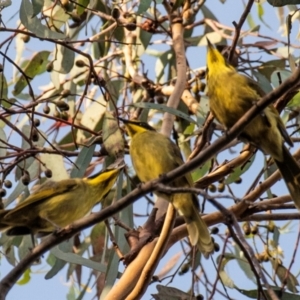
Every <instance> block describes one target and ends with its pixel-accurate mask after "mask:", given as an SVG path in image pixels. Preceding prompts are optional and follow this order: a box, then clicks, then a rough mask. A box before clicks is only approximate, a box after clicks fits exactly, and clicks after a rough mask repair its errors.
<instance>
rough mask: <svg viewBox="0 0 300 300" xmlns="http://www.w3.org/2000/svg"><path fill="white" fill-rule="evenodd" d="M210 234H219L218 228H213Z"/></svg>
mask: <svg viewBox="0 0 300 300" xmlns="http://www.w3.org/2000/svg"><path fill="white" fill-rule="evenodd" d="M210 232H211V234H218V233H219V228H218V227H216V226H214V227H213V228H212V229H211V231H210Z"/></svg>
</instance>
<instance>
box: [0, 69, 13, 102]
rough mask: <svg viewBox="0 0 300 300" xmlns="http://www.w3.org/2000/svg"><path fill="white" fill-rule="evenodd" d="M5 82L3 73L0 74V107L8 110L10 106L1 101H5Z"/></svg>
mask: <svg viewBox="0 0 300 300" xmlns="http://www.w3.org/2000/svg"><path fill="white" fill-rule="evenodd" d="M7 92H8V90H7V81H6V78H5V76H4V73H3V72H1V74H0V99H1V105H2V106H4V107H6V108H8V107H10V106H11V105H9V103H8V102H6V101H3V100H7Z"/></svg>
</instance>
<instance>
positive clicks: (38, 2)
mask: <svg viewBox="0 0 300 300" xmlns="http://www.w3.org/2000/svg"><path fill="white" fill-rule="evenodd" d="M31 2H32V10H33V14H32V16H31V17H35V16H37V15H38V14H39V13H40V12H41V10H42V7H43V6H44V0H31Z"/></svg>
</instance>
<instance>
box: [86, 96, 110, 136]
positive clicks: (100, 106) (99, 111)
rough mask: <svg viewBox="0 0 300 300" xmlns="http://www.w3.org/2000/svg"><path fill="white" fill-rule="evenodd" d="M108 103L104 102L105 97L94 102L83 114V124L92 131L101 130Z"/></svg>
mask: <svg viewBox="0 0 300 300" xmlns="http://www.w3.org/2000/svg"><path fill="white" fill-rule="evenodd" d="M106 105H107V102H106V101H105V100H104V98H103V96H101V97H100V98H99V100H98V101H95V102H93V103H92V104H91V105H90V106H89V107H88V108H87V109H86V110H85V112H84V113H83V115H82V119H81V124H82V125H83V126H86V127H88V128H90V129H92V130H95V131H97V130H100V129H101V127H100V123H101V121H102V120H101V119H102V117H103V115H104V113H105V112H106Z"/></svg>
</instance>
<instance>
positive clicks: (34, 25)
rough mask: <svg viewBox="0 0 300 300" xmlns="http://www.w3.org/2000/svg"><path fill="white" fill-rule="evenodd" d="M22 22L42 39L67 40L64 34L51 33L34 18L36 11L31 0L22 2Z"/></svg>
mask: <svg viewBox="0 0 300 300" xmlns="http://www.w3.org/2000/svg"><path fill="white" fill-rule="evenodd" d="M20 20H21V22H22V24H23V25H24V26H25V27H26V28H27V29H28V30H29V31H31V32H33V33H34V34H36V36H38V37H40V38H50V39H65V38H66V36H65V35H64V34H62V33H59V32H56V31H51V30H50V29H49V28H48V27H47V26H45V25H44V24H42V22H41V20H40V19H38V18H37V17H36V16H34V9H33V7H32V4H31V3H30V1H29V0H22V1H21V6H20Z"/></svg>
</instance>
